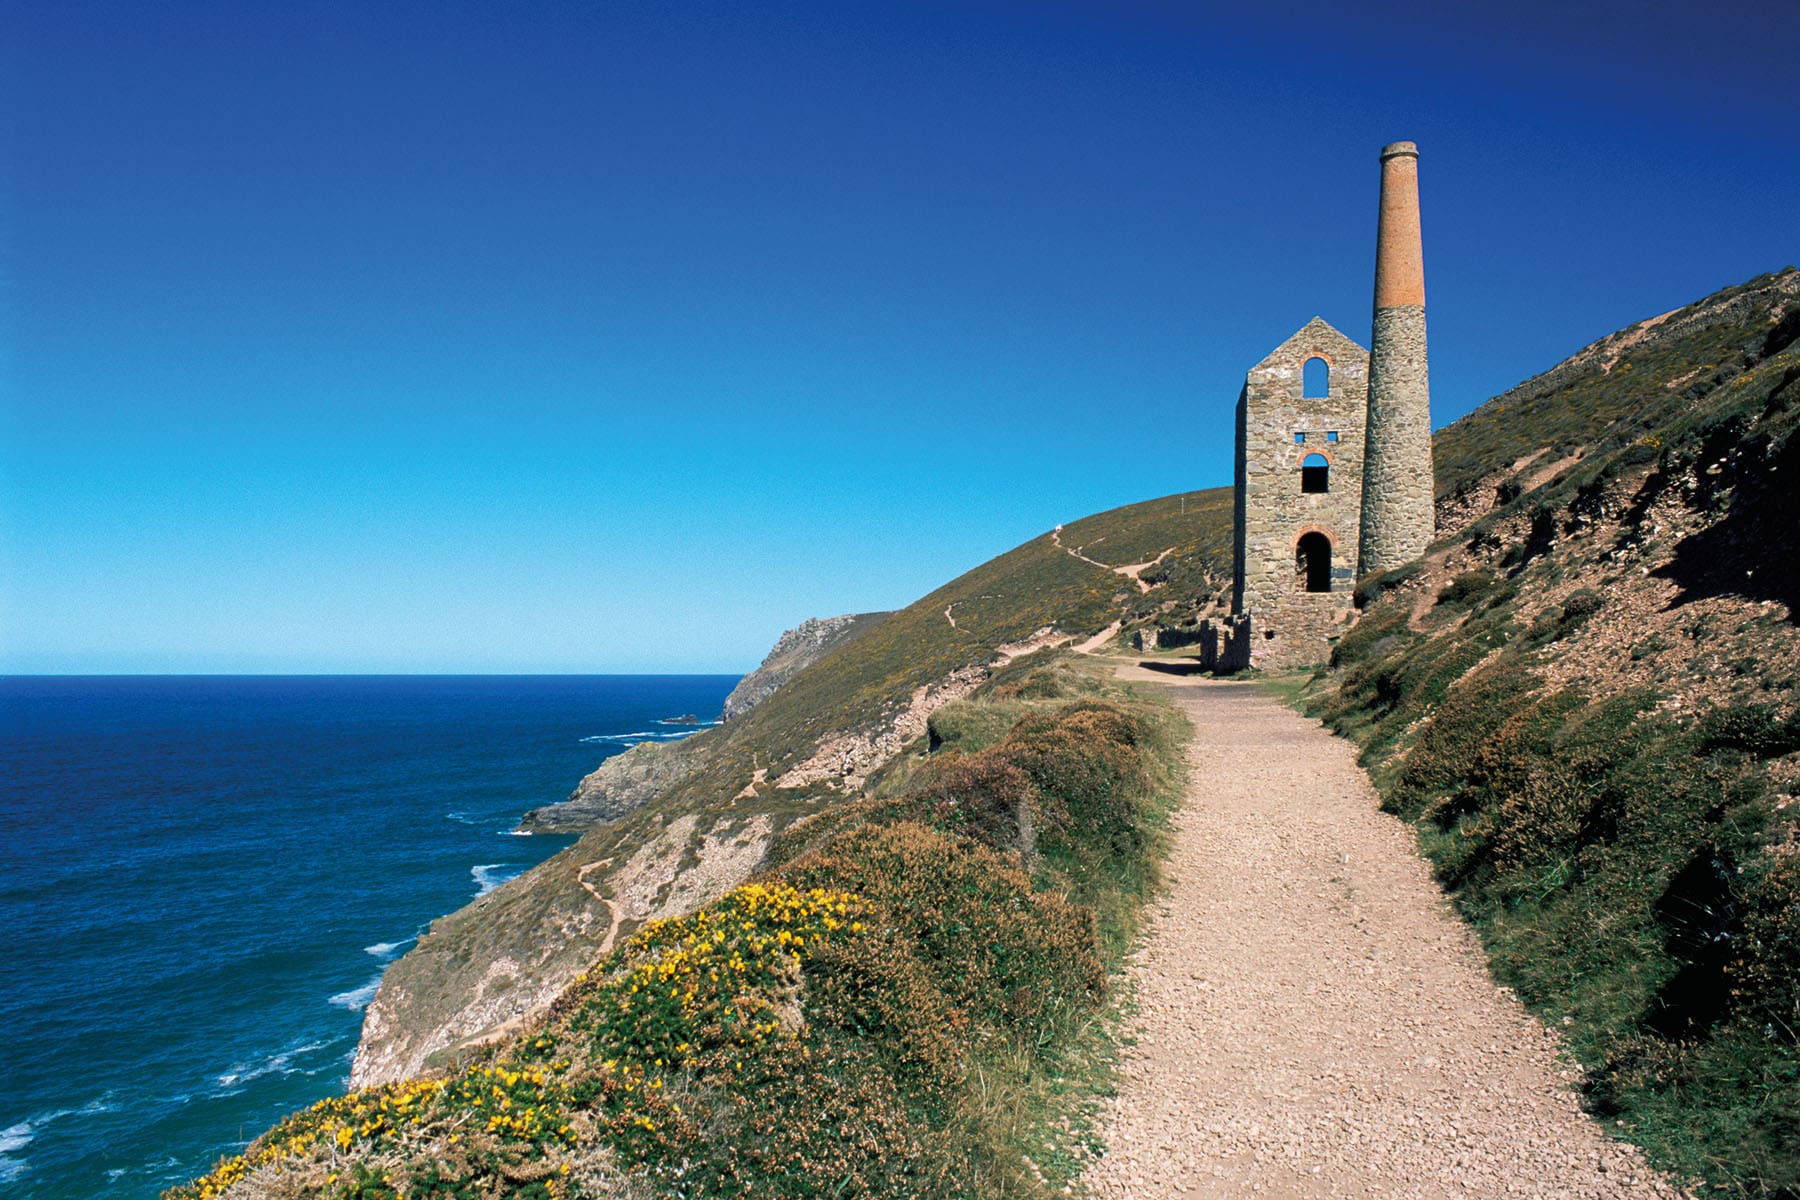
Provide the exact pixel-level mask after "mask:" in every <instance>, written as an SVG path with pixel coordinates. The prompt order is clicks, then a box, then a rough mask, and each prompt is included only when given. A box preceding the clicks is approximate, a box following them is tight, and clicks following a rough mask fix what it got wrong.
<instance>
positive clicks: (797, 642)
mask: <svg viewBox="0 0 1800 1200" xmlns="http://www.w3.org/2000/svg"><path fill="white" fill-rule="evenodd" d="M887 615H888V614H886V613H854V614H849V615H846V616H841V617H814V618H813V619H811V620H809V621H805V622H802V623H801V624H800V625H799V626H798V627H797V628H794V629H790V630H788V631H787V632H785V633H783V634H782V635H781V637H780V639H779V640H777V641H776V643H775V646H774V648H773V649H772V650H770V651H769V653H768V655H767V656H765V657H764V658H763V660H762V665H761V666H759V667H758V668H756V670H754V671H752V672H750V674H748V675H746V676H744V677H743V679H741V680H739V681H738V685H737V686H736V687H735V688H733V689H732V690H731V695H729V696H727V697H726V698H725V719H726V720H727V721H730V720H733V719H734V718H739V717H742V716H743V715H744V714H745V713H748V712H749V711H750V710H751V709H752V708H754V707H756V706H757V705H758V704H760V703H762V702H763V701H764V700H767V699H768V698H769V697H770V696H772V695H774V694H775V692H776V691H777V690H778V689H779V688H780V687H781V686H782V685H783V684H785V683H786V682H787V681H788V680H790V679H792V678H793V677H794V676H795V675H797V674H798V673H799V672H801V671H802V670H804V669H806V668H807V667H810V666H811V665H812V664H813V663H815V662H817V661H819V659H821V658H823V657H824V656H825V655H826V654H828V653H830V652H831V651H832V650H835V649H836V648H837V647H839V646H842V645H844V644H846V643H847V642H850V641H851V640H853V639H854V638H855V637H856V636H857V635H858V634H860V633H863V632H866V631H867V630H868V629H869V628H870V627H871V626H872V625H874V624H875V623H876V622H877V621H880V620H881V619H882V618H883V617H885V616H887ZM718 743H719V738H718V737H717V736H716V735H713V733H712V731H710V730H708V731H704V732H701V733H697V734H695V735H694V736H692V737H688V738H683V739H682V740H681V741H678V742H640V743H639V744H638V745H636V746H633V747H631V749H629V750H627V751H625V752H624V753H623V754H617V755H614V756H613V757H612V758H609V759H607V760H606V761H605V762H603V763H601V764H600V765H599V766H598V767H596V768H595V769H594V770H593V771H591V772H590V773H589V774H588V775H587V776H585V777H584V778H583V779H582V781H581V782H580V783H579V784H578V785H576V788H575V791H574V792H573V793H571V794H570V796H569V798H568V799H567V800H564V801H561V802H559V803H557V804H546V805H545V806H543V807H542V808H534V809H532V810H531V811H530V812H527V813H526V814H525V815H524V816H523V817H521V818H520V819H519V828H520V829H523V830H525V831H526V832H528V833H584V832H586V831H587V830H589V829H592V828H593V827H594V826H596V825H599V824H601V823H602V822H605V821H616V820H618V819H619V818H620V817H623V816H625V815H626V814H627V813H631V812H635V811H636V810H637V809H640V808H642V807H643V806H644V805H645V804H647V803H649V802H650V801H651V800H653V799H654V798H656V797H657V796H659V795H661V794H662V793H663V792H666V791H668V790H669V789H670V788H672V787H674V786H675V785H676V784H678V783H680V782H681V781H682V780H684V779H686V778H687V777H688V776H689V775H691V774H693V773H694V771H695V770H696V769H697V768H698V767H699V766H700V765H701V764H702V763H704V762H705V761H706V758H707V756H708V755H710V754H711V753H712V752H713V751H714V749H715V748H716V747H717V745H718Z"/></svg>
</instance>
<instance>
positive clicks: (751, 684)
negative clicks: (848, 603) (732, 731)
mask: <svg viewBox="0 0 1800 1200" xmlns="http://www.w3.org/2000/svg"><path fill="white" fill-rule="evenodd" d="M887 615H888V614H886V613H884V612H878V613H846V614H845V615H844V616H841V617H814V618H813V619H812V620H810V621H803V622H801V623H800V625H799V626H797V627H796V628H794V629H790V630H788V631H787V632H786V633H784V634H782V635H781V636H780V637H779V638H777V639H776V641H775V647H774V649H772V650H770V651H769V653H768V655H767V656H766V657H765V658H764V659H763V660H762V665H761V666H760V667H758V668H756V670H754V671H752V672H750V673H749V674H748V675H746V676H744V677H743V679H741V680H739V681H738V685H737V686H736V687H734V688H732V689H731V695H729V696H727V697H725V719H726V720H727V721H730V720H735V719H736V718H738V717H741V716H743V715H744V714H745V713H747V712H749V711H750V710H751V709H752V708H755V707H756V706H757V705H758V704H760V703H762V702H763V701H764V700H767V699H768V698H769V697H770V696H772V695H774V693H775V689H776V688H779V687H780V686H781V685H782V684H784V683H786V682H787V681H788V680H789V679H791V678H793V677H794V676H795V675H796V674H798V673H799V672H801V671H803V670H805V669H806V668H807V667H810V666H812V665H813V664H814V663H816V662H818V661H819V660H820V659H821V658H824V657H825V655H826V654H828V653H829V652H831V651H832V650H835V649H837V648H838V647H839V646H841V645H843V644H844V643H845V642H848V641H850V640H851V639H852V638H854V637H856V636H857V635H858V634H860V633H865V632H867V631H868V629H869V628H870V627H871V626H873V625H874V624H875V623H876V622H877V621H880V620H881V619H882V618H883V617H885V616H887Z"/></svg>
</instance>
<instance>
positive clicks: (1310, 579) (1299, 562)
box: [1294, 530, 1331, 592]
mask: <svg viewBox="0 0 1800 1200" xmlns="http://www.w3.org/2000/svg"><path fill="white" fill-rule="evenodd" d="M1294 584H1295V586H1296V587H1297V588H1298V589H1299V590H1300V591H1303V592H1329V591H1330V590H1331V539H1330V538H1328V537H1326V536H1325V535H1324V534H1322V533H1319V532H1318V531H1316V530H1315V531H1314V532H1312V533H1303V534H1301V535H1300V540H1299V541H1298V542H1296V543H1294Z"/></svg>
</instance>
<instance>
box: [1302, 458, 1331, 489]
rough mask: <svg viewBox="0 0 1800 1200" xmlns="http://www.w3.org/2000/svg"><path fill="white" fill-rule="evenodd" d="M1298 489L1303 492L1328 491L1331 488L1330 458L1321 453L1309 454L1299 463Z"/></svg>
mask: <svg viewBox="0 0 1800 1200" xmlns="http://www.w3.org/2000/svg"><path fill="white" fill-rule="evenodd" d="M1300 490H1301V491H1303V492H1329V491H1330V490H1331V460H1329V459H1327V458H1326V457H1325V456H1324V455H1323V454H1309V455H1307V456H1306V458H1305V459H1303V460H1302V461H1301V463H1300Z"/></svg>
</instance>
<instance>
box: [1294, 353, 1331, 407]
mask: <svg viewBox="0 0 1800 1200" xmlns="http://www.w3.org/2000/svg"><path fill="white" fill-rule="evenodd" d="M1301 371H1302V372H1303V376H1302V378H1301V381H1300V385H1301V386H1300V394H1301V395H1302V396H1304V397H1305V398H1307V399H1308V400H1324V399H1327V398H1328V397H1329V396H1330V395H1331V365H1330V364H1329V363H1327V362H1326V361H1325V360H1324V359H1322V358H1309V359H1307V360H1306V365H1305V366H1304V367H1302V368H1301Z"/></svg>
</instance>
